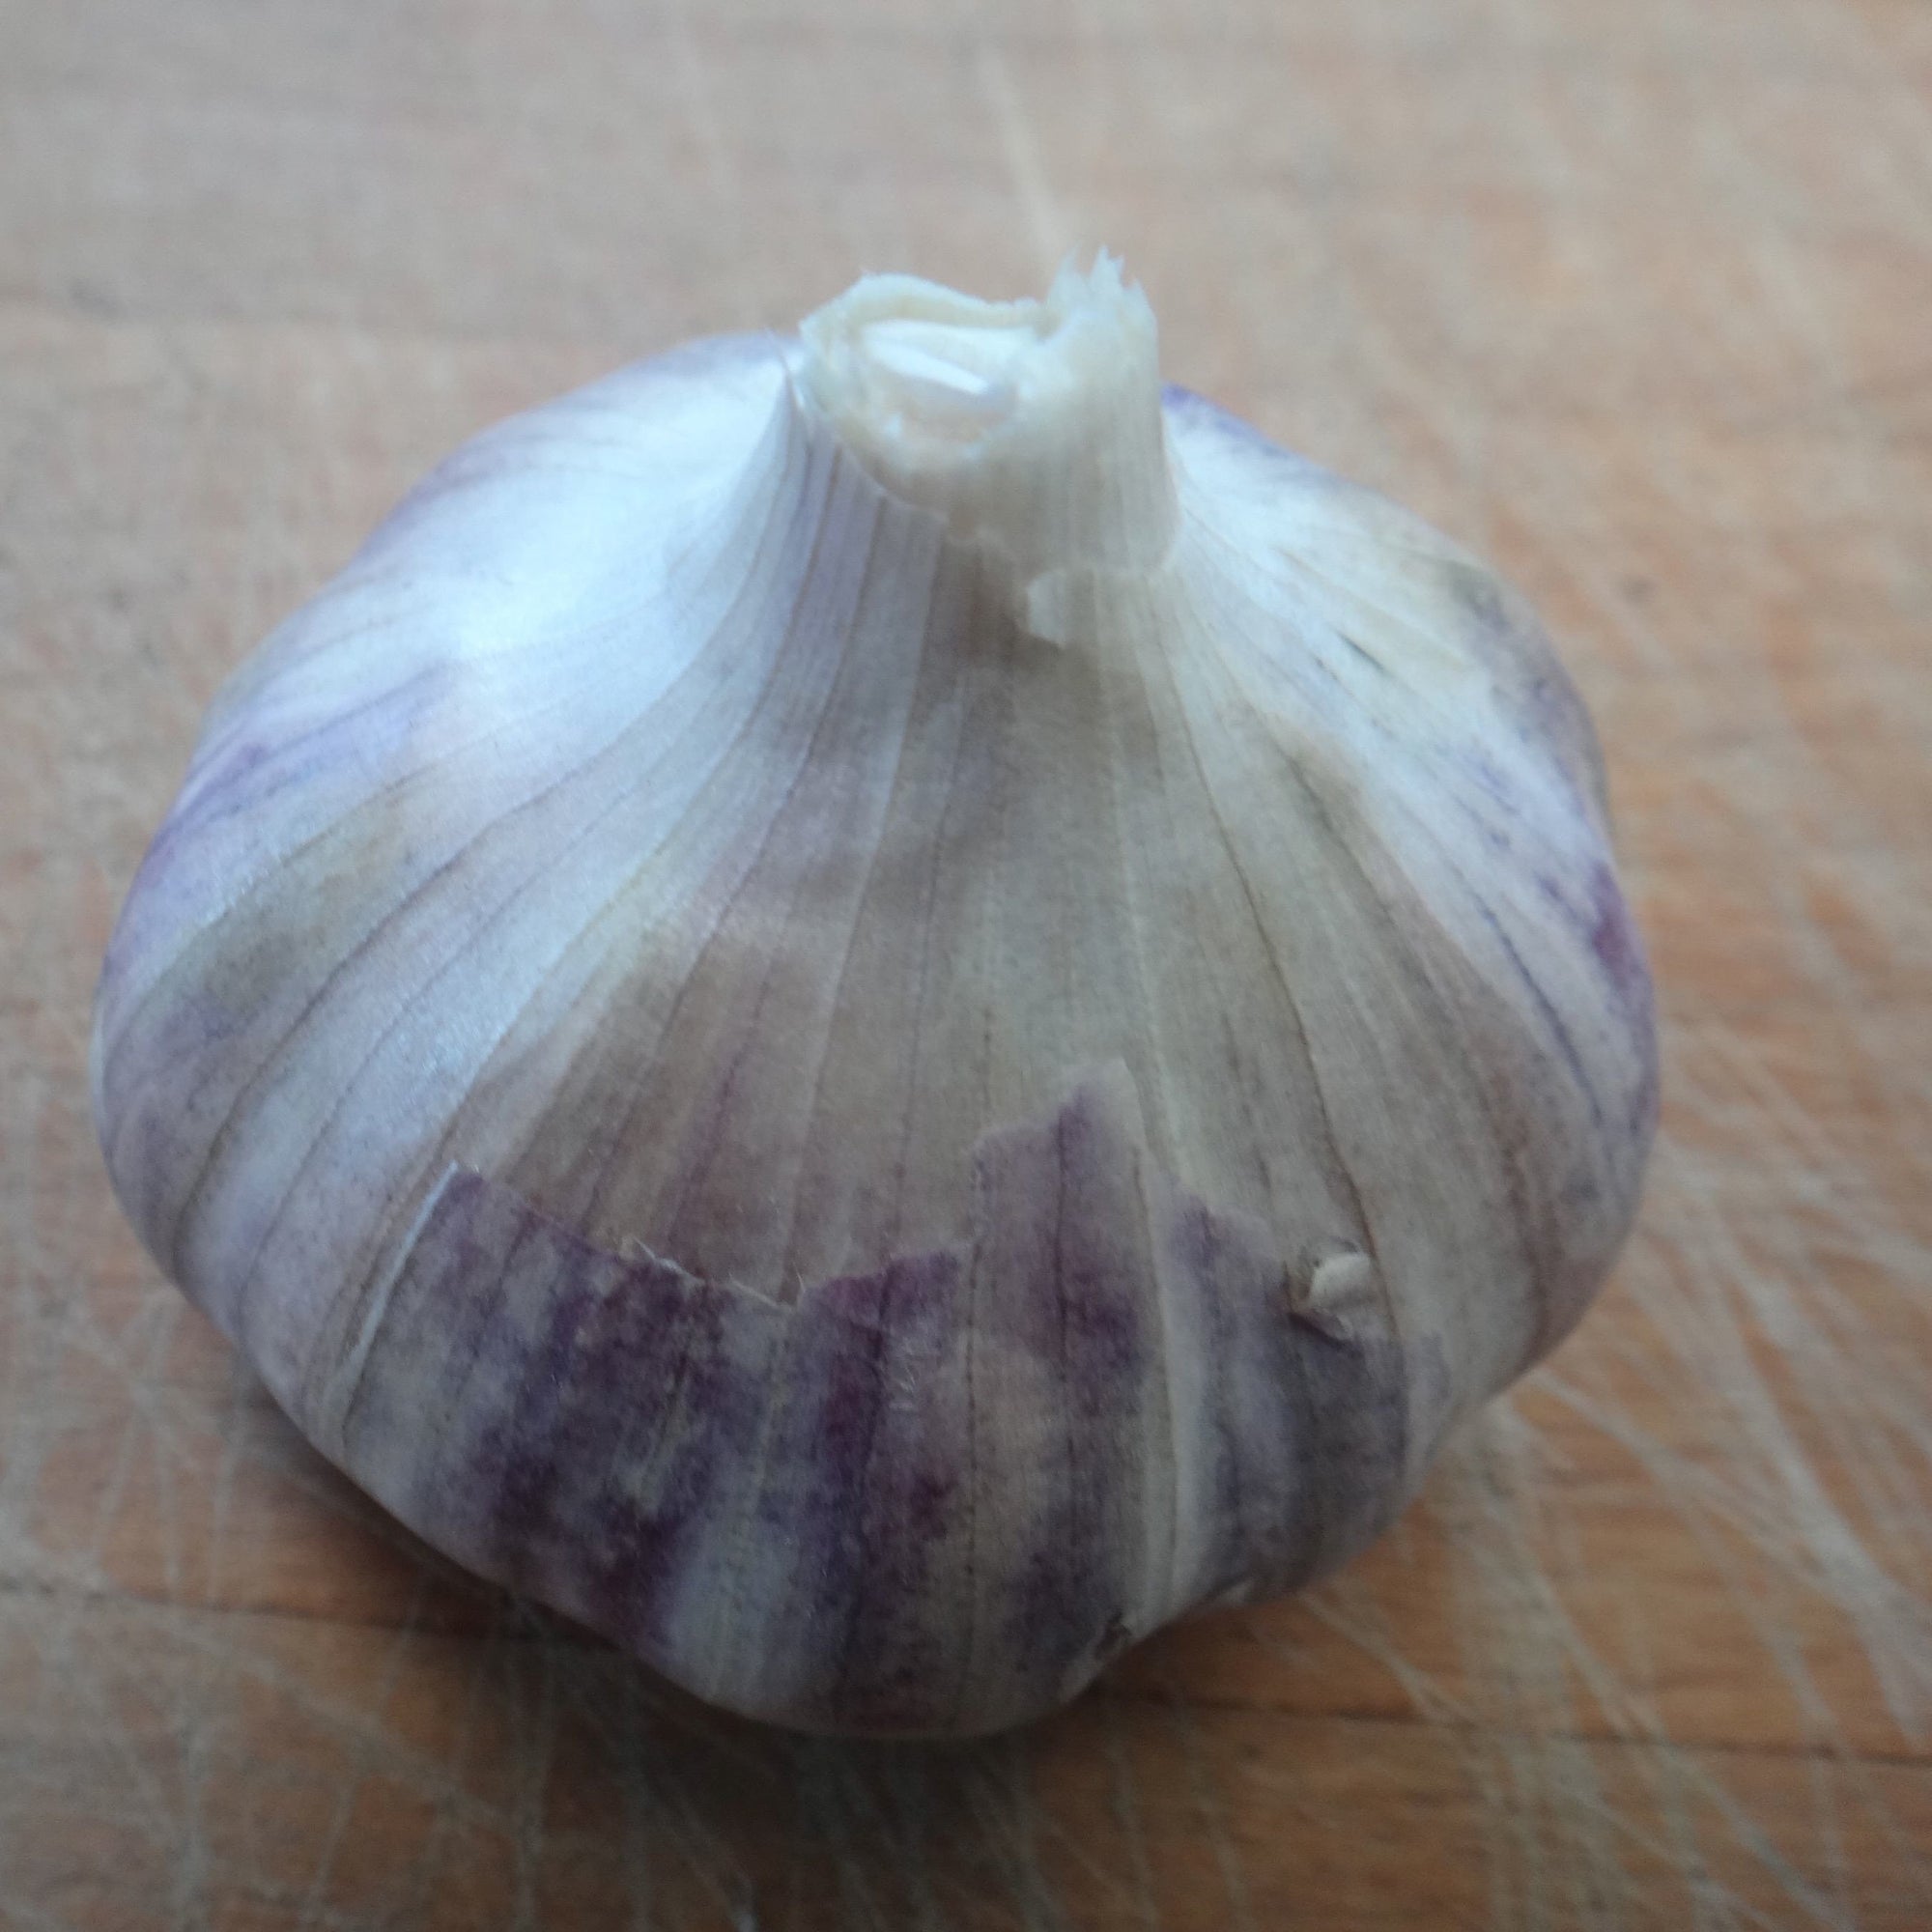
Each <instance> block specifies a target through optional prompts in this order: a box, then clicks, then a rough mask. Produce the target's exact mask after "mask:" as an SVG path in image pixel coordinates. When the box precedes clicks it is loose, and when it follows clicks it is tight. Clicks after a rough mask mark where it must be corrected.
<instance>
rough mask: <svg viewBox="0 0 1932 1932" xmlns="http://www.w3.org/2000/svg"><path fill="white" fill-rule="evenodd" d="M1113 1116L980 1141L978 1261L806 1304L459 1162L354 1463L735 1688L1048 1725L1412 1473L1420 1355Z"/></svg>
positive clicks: (670, 1661)
mask: <svg viewBox="0 0 1932 1932" xmlns="http://www.w3.org/2000/svg"><path fill="white" fill-rule="evenodd" d="M1124 1104H1125V1103H1124V1102H1123V1100H1122V1096H1121V1094H1120V1091H1119V1087H1118V1082H1117V1081H1109V1080H1107V1079H1104V1078H1103V1079H1101V1080H1099V1081H1096V1082H1095V1083H1094V1084H1093V1085H1091V1086H1089V1087H1087V1088H1084V1089H1083V1090H1082V1091H1081V1092H1080V1093H1078V1094H1076V1095H1075V1096H1074V1097H1073V1098H1072V1099H1071V1100H1069V1102H1068V1103H1067V1105H1066V1106H1065V1108H1064V1109H1063V1110H1062V1111H1061V1113H1060V1114H1059V1115H1058V1116H1057V1117H1056V1118H1055V1119H1054V1120H1053V1121H1051V1122H1045V1123H1043V1124H1041V1125H1039V1126H1037V1127H1030V1128H1017V1129H1009V1130H1006V1131H1004V1132H1002V1133H999V1134H996V1135H992V1136H989V1137H988V1139H987V1140H986V1142H984V1143H983V1144H982V1146H981V1149H980V1157H979V1162H978V1166H979V1174H980V1180H979V1188H978V1192H977V1212H978V1217H979V1226H978V1228H977V1230H976V1235H975V1238H974V1239H973V1240H972V1241H971V1243H970V1244H969V1245H967V1246H966V1247H964V1248H962V1249H959V1250H953V1251H946V1252H941V1253H936V1254H930V1255H922V1256H916V1257H909V1258H906V1259H903V1260H900V1261H897V1262H895V1263H893V1264H891V1265H890V1266H888V1267H887V1268H885V1269H883V1270H881V1271H880V1272H879V1273H877V1274H874V1275H870V1276H867V1277H846V1278H843V1279H838V1280H834V1281H828V1282H824V1283H821V1284H819V1285H818V1286H816V1287H814V1288H812V1289H810V1290H809V1291H808V1292H807V1293H806V1294H805V1295H804V1296H803V1297H802V1298H801V1299H800V1300H799V1301H798V1302H797V1303H796V1304H795V1305H793V1306H790V1307H781V1306H779V1305H777V1304H775V1303H773V1302H770V1301H768V1300H766V1299H765V1298H763V1297H762V1296H758V1295H754V1294H751V1293H746V1292H744V1291H742V1290H733V1289H729V1288H725V1287H721V1286H719V1285H717V1284H715V1283H705V1282H699V1281H696V1280H694V1279H692V1278H691V1277H689V1276H687V1275H685V1274H683V1273H682V1272H681V1271H680V1270H678V1269H675V1268H672V1267H670V1266H668V1264H664V1263H661V1262H654V1261H650V1260H639V1261H635V1262H626V1261H623V1260H621V1259H620V1258H619V1257H617V1256H614V1255H611V1254H609V1253H607V1252H604V1251H602V1250H599V1249H596V1248H593V1247H591V1246H590V1245H588V1244H587V1243H585V1242H583V1241H582V1240H581V1239H580V1238H579V1237H577V1236H574V1235H572V1234H571V1233H570V1232H569V1231H568V1230H567V1229H564V1228H561V1227H559V1226H557V1225H556V1224H555V1223H554V1222H552V1221H550V1220H549V1219H548V1218H547V1217H545V1216H542V1215H539V1214H537V1213H536V1212H535V1211H534V1210H532V1209H531V1208H529V1207H528V1206H527V1205H526V1203H524V1202H522V1201H520V1200H519V1199H518V1198H517V1197H516V1196H515V1195H513V1194H511V1193H510V1192H509V1191H508V1190H507V1189H504V1188H502V1187H500V1186H498V1185H497V1184H495V1183H493V1182H490V1181H487V1180H485V1179H482V1178H481V1177H480V1176H477V1175H473V1174H469V1173H465V1172H463V1171H461V1170H455V1171H452V1173H451V1174H450V1175H449V1176H448V1177H446V1179H444V1181H443V1183H442V1184H441V1185H440V1188H439V1189H438V1191H437V1193H436V1195H435V1196H434V1200H433V1206H432V1207H431V1208H430V1211H429V1214H428V1216H427V1218H426V1220H425V1221H424V1223H423V1226H422V1228H421V1230H420V1232H419V1234H418V1236H417V1237H416V1239H415V1241H414V1243H413V1245H412V1249H411V1251H410V1254H409V1257H408V1259H407V1260H406V1261H405V1263H404V1264H403V1266H402V1268H401V1270H400V1271H399V1273H398V1274H397V1276H396V1278H395V1280H394V1281H393V1283H392V1284H391V1286H390V1288H389V1290H388V1292H387V1294H386V1296H385V1298H384V1308H383V1311H382V1314H381V1317H380V1320H379V1321H378V1323H377V1325H376V1328H375V1332H374V1335H373V1338H372V1340H371V1343H370V1345H369V1348H368V1351H367V1354H366V1357H365V1359H364V1362H363V1364H362V1367H361V1370H360V1374H359V1378H358V1380H357V1385H356V1388H355V1394H354V1396H353V1398H352V1399H351V1401H350V1402H349V1404H348V1406H347V1409H346V1412H345V1414H344V1416H343V1420H342V1426H341V1438H340V1442H339V1444H337V1445H336V1447H335V1453H336V1454H337V1455H338V1457H339V1458H340V1460H341V1461H342V1463H343V1465H344V1466H345V1467H346V1468H347V1469H348V1470H349V1471H350V1473H351V1474H353V1475H355V1477H356V1478H357V1480H358V1481H360V1482H362V1483H363V1484H365V1485H366V1486H367V1487H368V1488H369V1489H370V1490H371V1492H373V1493H374V1494H376V1495H377V1496H378V1497H380V1498H381V1499H382V1500H383V1501H384V1503H386V1504H387V1505H388V1506H389V1507H390V1508H391V1509H392V1510H394V1511H395V1512H396V1514H397V1515H398V1516H400V1517H401V1518H402V1519H403V1520H405V1521H407V1522H409V1523H411V1524H412V1526H413V1527H415V1528H416V1529H417V1530H419V1531H420V1532H421V1533H422V1534H423V1535H424V1536H425V1537H427V1538H428V1539H429V1540H430V1541H431V1542H433V1543H435V1544H437V1545H438V1547H439V1548H442V1549H444V1550H446V1551H447V1552H448V1553H449V1554H450V1555H452V1556H454V1557H455V1558H457V1559H458V1560H459V1561H461V1562H464V1563H466V1564H469V1566H471V1567H472V1568H475V1569H477V1570H480V1571H482V1572H484V1573H485V1574H486V1575H489V1576H493V1577H499V1578H500V1579H502V1580H503V1581H505V1582H507V1583H510V1584H512V1585H514V1586H515V1587H517V1588H520V1589H523V1590H526V1591H528V1592H530V1593H531V1594H533V1595H536V1596H539V1597H541V1598H543V1599H544V1600H545V1601H547V1602H549V1603H553V1604H556V1605H560V1606H562V1607H563V1608H565V1609H567V1610H569V1611H570V1612H572V1613H573V1614H574V1615H576V1616H578V1617H580V1618H582V1620H583V1621H584V1622H586V1623H588V1624H590V1625H591V1626H593V1627H594V1628H596V1629H598V1630H601V1631H603V1632H605V1633H606V1634H609V1635H610V1636H611V1637H612V1638H614V1639H615V1640H616V1641H618V1642H620V1643H623V1644H625V1645H627V1646H628V1647H629V1648H631V1649H633V1650H635V1651H636V1652H637V1653H638V1654H639V1656H641V1657H644V1658H645V1659H647V1660H649V1661H650V1662H654V1663H656V1664H658V1665H659V1666H660V1667H661V1668H663V1669H664V1670H666V1671H667V1672H668V1674H670V1675H671V1676H673V1677H675V1678H677V1679H678V1680H679V1681H680V1682H681V1683H683V1684H684V1685H685V1686H686V1687H687V1688H689V1689H691V1690H695V1691H696V1692H697V1693H698V1694H699V1695H700V1696H703V1697H706V1698H709V1699H711V1700H713V1701H716V1702H719V1703H722V1704H725V1705H726V1706H728V1707H730V1708H732V1709H735V1710H739V1711H743V1712H746V1713H749V1714H751V1715H753V1716H757V1717H768V1718H777V1719H782V1720H784V1721H786V1722H790V1723H795V1724H801V1725H805V1726H807V1727H810V1728H818V1729H828V1730H860V1731H872V1732H889V1733H910V1732H930V1731H958V1730H980V1729H993V1728H998V1727H1000V1726H1003V1725H1006V1724H1009V1723H1013V1722H1017V1721H1019V1720H1021V1719H1026V1718H1030V1717H1034V1716H1037V1715H1039V1714H1041V1713H1043V1712H1045V1711H1048V1710H1051V1709H1052V1708H1053V1707H1054V1706H1055V1705H1057V1704H1059V1703H1061V1702H1062V1701H1064V1700H1065V1698H1066V1697H1067V1696H1069V1695H1071V1694H1072V1693H1073V1691H1074V1690H1077V1689H1078V1688H1079V1687H1080V1686H1081V1685H1082V1684H1084V1683H1085V1682H1086V1681H1087V1680H1088V1679H1089V1678H1090V1677H1091V1676H1092V1675H1093V1674H1094V1672H1095V1671H1096V1670H1097V1669H1098V1668H1099V1667H1100V1666H1101V1664H1102V1663H1104V1662H1106V1661H1107V1659H1108V1657H1109V1656H1111V1655H1112V1654H1113V1652H1114V1651H1115V1649H1117V1648H1118V1647H1119V1645H1120V1643H1121V1642H1122V1639H1123V1637H1131V1636H1133V1635H1138V1634H1145V1633H1146V1632H1147V1631H1149V1630H1151V1629H1153V1628H1155V1627H1157V1626H1158V1625H1160V1624H1162V1623H1165V1622H1167V1621H1169V1620H1170V1619H1172V1618H1173V1617H1174V1616H1176V1615H1179V1614H1180V1613H1181V1612H1183V1611H1184V1610H1186V1609H1189V1608H1192V1607H1194V1606H1196V1605H1200V1604H1202V1603H1205V1602H1209V1601H1213V1600H1215V1599H1217V1598H1221V1597H1224V1596H1226V1595H1227V1594H1229V1593H1231V1592H1238V1593H1239V1594H1241V1595H1244V1596H1245V1595H1264V1594H1268V1593H1271V1592H1273V1591H1276V1590H1279V1589H1284V1588H1288V1587H1291V1586H1293V1584H1295V1583H1297V1582H1300V1581H1303V1580H1305V1579H1306V1578H1307V1577H1310V1576H1313V1575H1316V1574H1318V1573H1319V1572H1321V1570H1324V1569H1326V1568H1328V1567H1330V1566H1332V1565H1333V1564H1334V1563H1336V1562H1338V1561H1339V1560H1341V1559H1342V1558H1343V1557H1344V1556H1346V1555H1348V1554H1349V1553H1350V1551H1351V1550H1353V1549H1354V1548H1359V1547H1360V1545H1361V1544H1362V1543H1364V1542H1365V1541H1367V1540H1368V1538H1369V1537H1370V1536H1371V1535H1373V1534H1374V1532H1375V1531H1376V1530H1377V1529H1378V1528H1379V1527H1380V1526H1381V1524H1382V1523H1383V1522H1384V1521H1385V1520H1387V1518H1388V1516H1389V1515H1390V1514H1392V1512H1393V1511H1394V1509H1395V1508H1396V1507H1397V1506H1398V1505H1399V1503H1400V1501H1401V1500H1402V1498H1403V1496H1404V1494H1405V1493H1406V1483H1407V1477H1406V1468H1407V1463H1408V1458H1407V1456H1406V1444H1405V1442H1404V1439H1403V1438H1404V1432H1405V1428H1406V1412H1407V1401H1406V1395H1405V1393H1404V1388H1405V1381H1406V1365H1405V1360H1404V1351H1403V1350H1402V1349H1401V1348H1400V1347H1398V1346H1397V1345H1396V1344H1394V1343H1393V1342H1392V1341H1391V1340H1389V1339H1388V1338H1387V1337H1386V1336H1378V1335H1370V1336H1365V1337H1361V1338H1354V1339H1346V1340H1338V1339H1335V1338H1331V1337H1329V1336H1326V1335H1322V1334H1320V1333H1318V1332H1317V1331H1315V1330H1313V1329H1311V1328H1308V1327H1305V1326H1304V1325H1302V1324H1301V1323H1299V1322H1298V1321H1296V1320H1295V1319H1294V1317H1293V1312H1292V1309H1291V1305H1290V1301H1289V1297H1288V1296H1287V1294H1286V1293H1284V1291H1283V1286H1282V1280H1283V1270H1282V1264H1281V1263H1280V1260H1279V1258H1278V1257H1277V1256H1275V1255H1274V1254H1273V1253H1271V1252H1270V1250H1269V1244H1268V1241H1267V1237H1266V1236H1265V1232H1264V1231H1263V1230H1260V1229H1257V1228H1254V1227H1251V1226H1245V1225H1241V1224H1239V1223H1237V1222H1232V1221H1228V1220H1225V1219H1223V1218H1221V1217H1217V1216H1216V1215H1215V1214H1214V1213H1213V1212H1212V1210H1211V1209H1209V1208H1208V1207H1207V1206H1206V1205H1205V1204H1203V1203H1201V1202H1199V1201H1197V1200H1190V1199H1188V1198H1186V1197H1185V1196H1184V1195H1183V1194H1182V1193H1181V1192H1180V1191H1179V1190H1178V1189H1176V1188H1175V1187H1174V1186H1173V1184H1172V1182H1171V1181H1169V1180H1168V1179H1166V1178H1165V1177H1163V1176H1161V1175H1159V1174H1157V1173H1155V1172H1154V1171H1153V1170H1152V1169H1151V1164H1150V1163H1149V1161H1148V1159H1147V1155H1146V1151H1145V1150H1144V1149H1143V1148H1142V1147H1140V1146H1139V1145H1138V1144H1137V1142H1136V1140H1135V1138H1134V1136H1133V1129H1132V1123H1131V1122H1130V1121H1129V1120H1127V1119H1125V1118H1123V1111H1122V1110H1123V1106H1124ZM1015 1230H1017V1231H1018V1232H1017V1233H1016V1232H1015ZM1424 1353H1425V1355H1426V1353H1427V1350H1426V1348H1425V1350H1424ZM1015 1376H1016V1377H1021V1378H1041V1377H1044V1378H1047V1379H1049V1380H1050V1382H1051V1384H1052V1387H1053V1391H1054V1395H1055V1399H1054V1400H1053V1401H1052V1402H1050V1403H1047V1404H1044V1405H1042V1406H1040V1407H1039V1408H1037V1409H1036V1410H1023V1411H1019V1414H1020V1415H1021V1417H1022V1418H1023V1419H1024V1422H1025V1424H1026V1426H1025V1427H1019V1428H1016V1427H1012V1426H1010V1424H1011V1421H1012V1416H1013V1411H1011V1410H1010V1408H1002V1407H1000V1406H996V1405H995V1404H994V1403H992V1401H991V1400H990V1399H989V1396H988V1395H987V1393H985V1392H986V1391H990V1390H995V1389H997V1388H999V1386H1000V1385H1001V1382H1002V1380H1003V1378H1009V1377H1015ZM1183 1388H1186V1389H1189V1390H1190V1391H1191V1395H1192V1400H1190V1401H1189V1402H1188V1403H1187V1404H1186V1405H1185V1406H1179V1405H1178V1404H1177V1403H1176V1402H1175V1395H1176V1393H1177V1392H1178V1391H1179V1390H1180V1389H1183ZM976 1392H977V1393H976ZM613 1418H615V1419H617V1420H618V1422H619V1426H618V1427H615V1428H613V1427H612V1422H613ZM426 1422H427V1423H428V1425H429V1426H428V1427H427V1428H425V1423H426ZM426 1442H427V1444H429V1445H433V1446H432V1447H430V1448H429V1449H428V1452H427V1453H426V1450H425V1444H426ZM1170 1444H1171V1445H1172V1447H1173V1449H1174V1451H1175V1452H1176V1453H1175V1455H1174V1457H1173V1460H1172V1463H1171V1464H1170V1463H1169V1461H1168V1459H1167V1455H1166V1450H1167V1448H1168V1446H1169V1445H1170Z"/></svg>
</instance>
